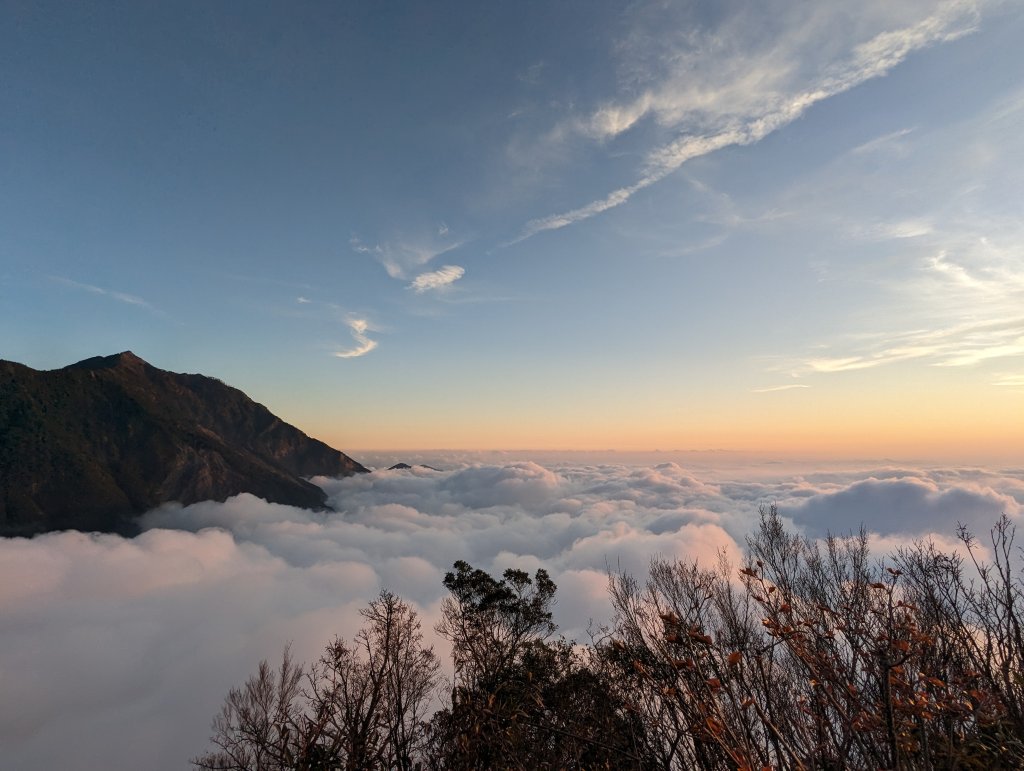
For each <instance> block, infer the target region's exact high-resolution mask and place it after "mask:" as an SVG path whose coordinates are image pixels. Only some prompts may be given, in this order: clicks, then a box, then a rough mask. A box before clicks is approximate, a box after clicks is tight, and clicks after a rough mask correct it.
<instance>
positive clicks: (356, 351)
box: [334, 317, 377, 359]
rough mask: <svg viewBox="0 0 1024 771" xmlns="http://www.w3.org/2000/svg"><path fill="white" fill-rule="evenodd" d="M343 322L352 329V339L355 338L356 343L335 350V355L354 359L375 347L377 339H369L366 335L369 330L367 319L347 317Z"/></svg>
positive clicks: (340, 357)
mask: <svg viewBox="0 0 1024 771" xmlns="http://www.w3.org/2000/svg"><path fill="white" fill-rule="evenodd" d="M345 323H346V324H348V327H349V329H350V330H351V331H352V339H353V340H355V342H356V345H355V346H354V347H352V348H346V349H344V350H341V351H335V352H334V355H335V356H337V357H338V358H339V359H355V358H358V357H360V356H365V355H366V354H368V353H369V352H370V351H372V350H373V349H374V348H376V347H377V341H376V340H371V339H370V338H369V337H367V335H366V333H367V332H368V331H369V330H370V322H369V321H367V320H366V319H361V318H356V317H349V318H348V319H346V321H345Z"/></svg>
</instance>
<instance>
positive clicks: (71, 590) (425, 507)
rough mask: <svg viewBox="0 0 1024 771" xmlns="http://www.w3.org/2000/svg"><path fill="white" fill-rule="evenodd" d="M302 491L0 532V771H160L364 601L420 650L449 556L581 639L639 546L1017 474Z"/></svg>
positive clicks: (956, 492) (388, 480)
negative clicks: (383, 593)
mask: <svg viewBox="0 0 1024 771" xmlns="http://www.w3.org/2000/svg"><path fill="white" fill-rule="evenodd" d="M759 477H760V478H759ZM317 481H318V482H319V483H321V484H322V485H323V486H324V488H325V489H326V490H327V492H328V494H329V495H330V497H331V500H332V501H333V502H334V503H335V505H337V506H338V508H339V511H338V512H311V511H306V510H301V509H295V508H292V507H289V506H281V505H275V504H269V503H266V502H264V501H261V500H259V499H257V498H254V497H253V496H249V495H242V496H237V497H235V498H231V499H229V500H228V501H226V502H224V503H215V502H206V503H199V504H195V505H193V506H188V507H184V508H182V507H180V506H176V505H170V506H166V507H163V508H160V509H157V510H155V511H153V512H151V513H150V514H149V515H147V516H146V517H145V518H144V520H143V522H144V525H145V526H146V527H148V528H150V529H148V530H147V531H146V532H144V533H143V534H142V535H140V536H139V537H137V538H134V539H124V538H121V537H119V536H109V535H104V536H99V535H86V534H81V533H54V534H49V535H45V536H40V537H37V538H34V539H31V540H26V539H0V639H3V641H4V645H3V646H0V676H2V678H3V682H4V688H3V690H2V691H0V744H2V745H3V747H4V768H5V769H10V770H11V771H29V769H37V768H106V769H110V770H111V771H118V770H119V769H125V770H127V769H136V768H149V769H153V770H154V771H165V770H167V771H169V770H170V769H177V768H181V767H182V765H184V764H185V763H186V762H187V759H188V758H189V757H190V756H193V755H194V754H196V753H198V752H200V751H202V749H203V748H204V747H205V746H206V741H207V737H208V735H209V721H210V719H211V718H212V717H213V715H214V714H215V713H216V711H217V710H218V709H219V706H220V704H221V702H222V700H223V698H224V696H225V694H226V693H227V690H228V688H229V687H231V686H233V685H237V684H239V683H240V682H242V681H243V680H244V678H245V677H246V676H247V675H248V674H250V673H251V672H252V671H253V669H254V668H255V666H256V664H257V662H258V661H259V659H260V658H263V657H267V658H270V659H273V658H274V657H275V656H277V655H279V653H280V650H281V648H282V647H283V645H284V644H285V643H286V642H288V641H292V642H293V645H294V650H295V652H296V655H297V656H298V657H299V658H300V659H304V660H306V661H309V660H310V659H311V658H313V657H314V656H316V655H317V653H318V652H319V650H320V649H321V648H322V646H323V645H324V644H326V643H327V642H328V641H329V640H330V639H331V638H332V637H333V636H334V635H336V634H338V635H342V636H345V637H349V638H351V636H352V634H353V633H354V632H355V630H356V629H358V627H359V625H360V623H361V619H360V618H359V616H358V609H359V608H360V607H362V606H364V605H365V603H366V602H368V601H369V600H370V599H372V597H373V596H374V595H375V594H376V593H377V592H378V591H379V589H380V588H383V587H386V588H389V589H391V590H393V591H395V592H397V593H398V594H400V595H402V596H403V597H405V598H406V599H407V600H409V601H411V602H412V603H413V604H414V606H415V607H416V608H417V610H418V611H419V612H420V613H421V614H422V616H423V620H424V624H423V626H424V630H425V632H426V634H427V635H428V636H429V637H430V638H431V639H433V640H436V636H435V635H433V633H432V631H431V630H432V626H433V624H434V623H435V622H436V620H437V618H438V616H437V613H438V604H439V602H440V600H441V598H442V596H443V594H444V589H443V587H442V585H441V579H442V577H443V575H444V572H445V571H446V570H448V569H450V568H451V564H452V562H454V561H455V560H457V559H465V560H467V561H468V562H470V564H472V565H474V566H476V567H480V568H482V569H484V570H487V571H489V572H492V573H494V572H499V571H501V570H503V569H505V568H506V567H512V566H518V567H523V568H526V569H529V570H531V571H532V570H533V569H535V568H536V567H544V568H546V569H548V570H549V571H550V573H551V575H552V578H553V579H554V580H555V582H556V583H557V584H558V586H559V593H558V604H557V606H556V614H557V615H556V620H557V621H558V622H559V623H560V624H561V626H562V627H563V630H564V631H565V632H566V633H567V634H568V635H569V636H571V637H572V636H579V637H582V636H583V634H584V632H585V629H586V626H587V623H588V619H590V618H594V619H597V620H601V619H605V618H606V617H607V613H608V602H607V598H606V594H605V587H606V578H605V570H606V566H607V565H609V564H611V565H616V564H619V565H621V566H622V568H623V569H626V570H629V571H631V572H633V573H634V574H636V575H637V576H638V577H640V578H642V575H643V572H644V570H645V567H646V565H647V563H648V560H649V559H650V557H651V556H653V555H654V554H661V555H664V556H668V557H675V556H678V557H682V558H693V557H699V558H706V559H707V560H709V561H714V560H715V558H716V554H717V552H718V550H719V549H725V550H726V552H727V553H728V554H730V555H732V556H733V557H734V558H735V557H736V555H738V554H739V551H740V546H739V544H740V543H742V539H743V537H744V536H745V535H746V534H747V533H749V532H751V531H752V529H753V527H754V526H755V524H756V521H757V509H758V505H759V504H760V503H762V502H765V501H777V502H778V505H779V507H780V509H781V511H782V513H783V515H784V516H785V517H788V518H791V519H792V520H794V521H795V522H796V523H798V525H799V526H800V527H802V528H804V529H805V531H806V532H808V533H810V534H812V535H819V534H823V533H824V532H826V531H832V532H847V531H849V530H851V529H852V530H856V528H857V527H858V525H859V524H860V522H861V521H862V520H864V519H865V518H866V519H867V523H868V526H869V529H870V530H871V531H873V533H874V534H875V535H873V542H875V543H881V544H894V543H897V542H899V541H903V540H905V538H906V537H907V536H908V535H919V534H925V533H929V532H933V531H936V532H938V533H939V534H941V535H946V534H950V533H952V532H954V528H955V526H956V521H957V520H960V521H964V522H965V523H966V524H968V525H969V526H970V527H972V528H973V529H975V531H976V532H983V530H984V529H985V528H986V527H987V526H989V525H990V524H991V523H992V522H993V521H994V520H995V519H996V518H997V517H998V516H999V515H1000V514H1001V513H1002V512H1004V511H1005V512H1006V513H1007V514H1008V515H1009V516H1011V517H1012V518H1014V519H1019V518H1020V516H1021V515H1022V506H1024V471H1021V470H1018V471H1017V472H1014V473H994V472H986V471H982V470H978V469H958V468H951V469H928V470H926V469H914V468H905V467H884V468H874V469H871V470H870V471H849V470H843V469H835V470H831V471H808V470H806V469H805V471H804V473H802V474H797V475H792V474H782V475H773V476H771V477H765V474H764V469H763V467H759V468H757V469H748V470H744V469H743V468H741V467H737V468H734V469H732V470H730V471H729V472H728V473H723V472H720V471H718V472H716V471H706V472H700V473H698V472H695V471H692V470H690V469H687V468H684V467H682V466H680V465H677V464H675V463H661V464H658V465H656V466H652V467H635V466H622V465H609V464H607V463H601V462H596V463H593V464H591V463H586V464H578V463H574V464H564V463H560V464H553V465H551V466H540V465H538V464H535V463H529V462H517V463H506V464H504V465H498V466H495V465H491V466H480V465H462V466H460V467H459V468H456V469H455V470H449V471H444V472H429V471H413V472H402V471H394V472H389V471H382V472H375V473H373V474H370V475H360V476H356V477H350V478H346V479H341V480H329V479H318V480H317ZM166 528H173V529H166ZM897 535H900V536H902V537H901V538H899V539H897V538H896V536H897ZM54 736H60V737H61V741H59V742H55V741H53V737H54ZM112 748H116V749H112Z"/></svg>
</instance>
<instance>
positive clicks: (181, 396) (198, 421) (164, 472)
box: [0, 351, 367, 536]
mask: <svg viewBox="0 0 1024 771" xmlns="http://www.w3.org/2000/svg"><path fill="white" fill-rule="evenodd" d="M0 469H3V473H0V536H4V535H32V534H34V533H38V532H45V531H47V530H60V529H76V530H103V531H115V532H122V533H130V532H133V531H134V528H135V525H134V523H133V521H132V517H134V516H135V515H137V514H141V513H143V512H144V511H147V510H149V509H151V508H153V507H155V506H158V505H160V504H162V503H167V502H169V501H177V502H179V503H181V504H183V505H186V506H187V505H188V504H190V503H195V502H197V501H203V500H217V501H223V500H225V499H226V498H229V497H230V496H232V495H238V494H239V493H250V494H252V495H255V496H258V497H260V498H263V499H265V500H268V501H271V502H273V503H282V504H286V505H290V506H301V507H304V508H309V509H319V508H323V507H324V506H325V505H326V503H327V496H326V494H325V493H324V491H323V489H321V488H320V487H317V486H316V485H314V484H312V483H310V482H309V481H307V480H308V478H309V477H313V476H329V477H338V476H348V475H349V474H354V473H361V472H365V471H367V469H366V468H364V467H363V466H362V465H361V464H359V463H357V462H356V461H354V460H352V459H351V458H350V457H348V456H347V455H345V454H344V453H342V452H340V451H338V450H336V449H334V448H333V447H329V446H327V445H326V444H324V443H323V442H320V441H318V440H316V439H312V438H310V437H308V436H306V434H304V433H303V432H302V431H300V430H299V429H298V428H296V427H295V426H291V425H289V424H287V423H285V422H284V421H282V420H281V419H280V418H277V417H275V416H274V415H273V414H272V413H271V412H270V411H269V410H268V409H267V408H266V407H264V406H263V405H261V404H257V403H256V402H254V401H253V400H252V399H250V398H249V397H248V396H246V395H245V394H244V393H242V392H241V391H239V390H238V389H237V388H232V387H231V386H228V385H226V384H225V383H222V382H221V381H219V380H217V379H216V378H211V377H206V376H204V375H186V374H177V373H174V372H167V371H165V370H162V369H159V368H157V367H154V366H152V365H150V364H147V363H146V362H145V361H143V360H142V359H141V358H139V357H138V356H136V355H135V354H134V353H132V352H131V351H122V352H121V353H116V354H113V355H110V356H95V357H93V358H91V359H85V360H84V361H80V362H78V363H76V364H72V365H70V366H68V367H64V368H63V369H57V370H48V371H37V370H34V369H31V368H29V367H24V366H21V365H16V364H7V365H5V366H4V367H3V368H2V369H0Z"/></svg>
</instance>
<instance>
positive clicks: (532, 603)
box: [431, 561, 636, 769]
mask: <svg viewBox="0 0 1024 771" xmlns="http://www.w3.org/2000/svg"><path fill="white" fill-rule="evenodd" d="M444 585H445V587H447V588H448V590H449V592H450V593H451V594H450V596H449V597H447V598H445V600H444V601H443V602H442V605H441V614H442V615H441V621H440V622H439V623H438V625H437V631H438V632H439V633H440V634H441V635H443V636H444V637H446V638H447V639H448V640H450V641H451V643H452V658H453V662H454V664H455V682H454V684H453V688H452V697H451V706H450V707H449V708H447V709H442V710H439V711H438V712H437V713H436V714H435V715H434V718H433V720H432V721H431V738H432V752H431V765H432V766H433V767H434V768H439V769H568V768H578V769H582V768H594V769H597V768H624V769H625V768H633V767H636V763H635V760H636V756H635V753H634V752H633V748H632V743H631V735H632V732H631V730H630V726H629V725H628V720H627V719H626V718H624V711H623V710H622V709H621V705H619V704H618V703H617V702H616V701H615V700H614V699H610V698H608V694H609V693H610V691H611V688H610V686H609V684H608V683H606V682H605V681H604V679H603V675H602V674H601V673H600V672H599V671H597V670H594V669H592V668H591V667H590V657H589V656H588V655H587V654H585V653H581V652H579V651H577V649H576V648H575V647H574V646H573V645H572V644H571V643H568V642H566V641H565V640H552V639H551V637H552V635H553V634H554V633H555V631H556V626H555V624H554V622H553V621H552V607H553V605H554V602H555V590H556V587H555V584H554V582H553V581H552V580H551V579H550V577H549V576H548V574H547V572H546V571H544V570H538V571H537V572H536V573H535V574H534V577H533V578H532V579H531V578H530V576H529V575H528V574H527V573H525V572H524V571H521V570H511V569H510V570H506V571H505V573H504V574H503V576H502V578H501V579H500V580H499V579H495V578H493V577H492V576H490V575H489V574H488V573H486V572H484V571H482V570H475V569H473V568H472V567H471V566H470V565H469V564H467V563H466V562H461V561H460V562H456V563H455V565H454V571H452V572H449V573H448V574H447V575H446V576H445V579H444Z"/></svg>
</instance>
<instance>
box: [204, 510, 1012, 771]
mask: <svg viewBox="0 0 1024 771" xmlns="http://www.w3.org/2000/svg"><path fill="white" fill-rule="evenodd" d="M959 535H960V539H961V542H962V545H963V547H964V548H963V549H962V553H963V555H966V556H961V555H957V554H951V553H944V552H942V551H941V550H939V549H937V548H936V547H935V546H934V545H932V544H929V543H919V544H915V545H913V546H911V547H908V548H905V549H900V550H898V551H897V552H896V553H894V554H891V555H889V556H888V557H887V558H885V559H883V560H876V559H874V558H872V557H871V555H870V554H869V549H868V540H867V536H866V534H865V533H864V532H861V533H860V534H859V535H853V536H846V537H830V538H828V539H826V540H825V541H824V542H818V541H812V540H808V539H806V538H804V537H801V536H799V535H794V534H792V533H789V532H787V531H786V530H785V528H784V527H783V524H782V522H781V520H780V518H779V515H778V513H777V511H776V510H775V508H774V507H771V508H768V509H765V510H763V511H762V516H761V522H760V527H759V530H758V532H757V533H756V534H755V535H754V536H752V537H750V538H749V539H748V544H747V557H746V562H745V564H744V565H742V566H740V567H736V566H733V565H730V564H728V562H727V561H726V560H725V559H724V558H723V559H721V560H720V564H719V565H718V567H717V568H716V569H710V570H709V569H705V568H702V567H700V566H699V565H697V564H696V563H688V562H681V561H669V560H664V559H655V560H654V561H652V563H651V569H650V577H649V579H648V580H647V582H646V583H644V584H642V585H641V584H640V583H639V582H638V581H636V580H635V579H634V578H633V577H631V576H629V575H622V574H617V575H612V576H610V578H609V594H610V598H611V602H612V606H613V609H614V619H613V621H612V623H611V624H610V626H609V627H607V628H602V629H600V630H597V631H595V632H594V633H593V634H592V640H591V642H590V643H589V644H587V645H578V644H573V643H570V642H567V641H565V640H563V639H560V638H556V637H555V632H556V627H555V625H554V624H553V622H552V607H553V605H554V602H555V585H554V583H553V582H552V581H551V580H550V578H549V577H548V575H547V573H546V572H545V571H544V570H538V571H537V572H536V574H535V575H534V576H533V577H532V578H531V577H530V576H529V575H528V574H527V573H525V572H523V571H519V570H508V571H506V572H505V574H504V576H503V577H502V578H500V579H496V578H494V577H492V576H490V575H488V574H487V573H486V572H484V571H481V570H475V569H473V568H472V567H471V566H470V565H468V564H466V563H465V562H457V563H456V564H455V566H454V569H453V571H452V572H450V573H448V574H447V575H446V576H445V579H444V585H445V587H446V588H447V589H448V590H449V593H450V594H449V596H448V597H447V598H446V599H445V600H444V603H443V607H442V617H441V621H440V622H439V624H438V627H437V631H438V632H439V633H440V634H442V635H443V636H444V637H445V638H446V639H448V640H449V641H451V643H452V649H453V664H454V680H453V681H451V682H448V681H447V680H446V681H445V682H444V683H442V680H441V677H440V675H439V671H440V664H439V661H438V658H437V656H436V655H435V654H434V652H433V650H432V649H430V648H427V647H424V645H423V639H422V633H421V627H420V622H419V620H418V618H417V616H416V613H415V612H414V611H413V610H412V608H410V606H409V605H408V604H406V603H405V602H403V601H402V600H401V599H400V598H399V597H397V596H395V595H393V594H390V593H388V592H383V593H381V595H380V596H379V597H377V599H375V600H374V601H373V602H371V603H370V605H369V607H368V608H366V609H365V610H364V611H363V616H364V618H365V619H366V624H365V626H364V627H363V629H362V630H361V631H360V632H358V633H357V634H356V636H355V637H354V638H353V640H351V641H350V642H346V641H345V640H342V639H336V640H334V641H333V642H331V643H330V644H329V645H327V647H326V649H325V651H324V654H323V656H321V658H320V660H319V661H317V662H316V663H314V664H313V665H311V666H309V667H302V666H299V665H297V664H296V663H295V662H293V661H292V659H291V656H290V655H289V652H288V650H285V652H284V656H283V658H282V661H281V664H280V666H279V667H278V668H276V669H275V668H273V667H271V666H270V665H269V664H267V662H263V663H261V664H260V667H259V670H258V671H257V673H256V674H254V675H253V676H252V677H251V678H250V679H249V680H248V682H246V683H245V685H244V686H242V687H241V688H238V689H233V690H232V691H231V692H230V693H229V694H228V696H227V699H226V701H225V704H224V706H223V709H222V711H221V713H220V714H219V715H218V716H217V717H216V718H215V720H214V723H213V736H212V738H211V742H212V745H213V749H211V750H210V751H208V752H207V753H206V754H204V755H201V756H200V757H197V758H195V759H194V760H193V761H192V763H193V765H194V766H195V767H197V768H199V769H238V770H243V769H244V770H246V771H257V770H258V771H271V770H277V769H305V770H306V771H326V770H327V769H346V770H355V769H402V770H403V771H405V770H409V769H612V768H614V769H708V770H711V769H714V770H715V771H717V770H718V769H723V770H725V769H729V770H732V771H741V770H743V769H751V770H754V769H757V770H762V769H806V770H807V771H810V770H811V769H814V770H816V771H817V770H820V771H825V770H826V769H936V770H937V769H982V768H985V769H1011V768H1013V769H1016V768H1024V666H1022V664H1024V660H1022V654H1024V632H1022V619H1021V612H1022V607H1024V603H1022V592H1024V580H1022V579H1024V576H1022V574H1021V572H1020V568H1019V565H1020V562H1019V561H1018V560H1019V557H1020V555H1019V554H1018V553H1015V552H1014V546H1013V540H1014V529H1013V527H1012V525H1011V523H1010V522H1009V520H1008V519H1006V518H1005V517H1004V518H1003V519H1002V520H1001V521H1000V522H999V523H997V524H996V526H995V527H994V528H993V530H992V531H991V544H989V546H990V551H991V556H990V557H987V558H984V559H983V558H982V557H981V556H980V555H981V554H982V553H983V551H989V549H986V550H982V549H981V548H980V547H979V544H978V543H977V542H976V541H975V540H974V539H973V538H972V536H971V535H970V534H969V533H968V532H966V531H965V530H963V529H961V531H960V533H959ZM442 692H443V693H442ZM437 703H444V706H443V707H441V708H440V709H437V710H436V711H434V712H433V713H432V714H429V712H430V710H431V709H432V708H433V707H434V705H436V704H437Z"/></svg>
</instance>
